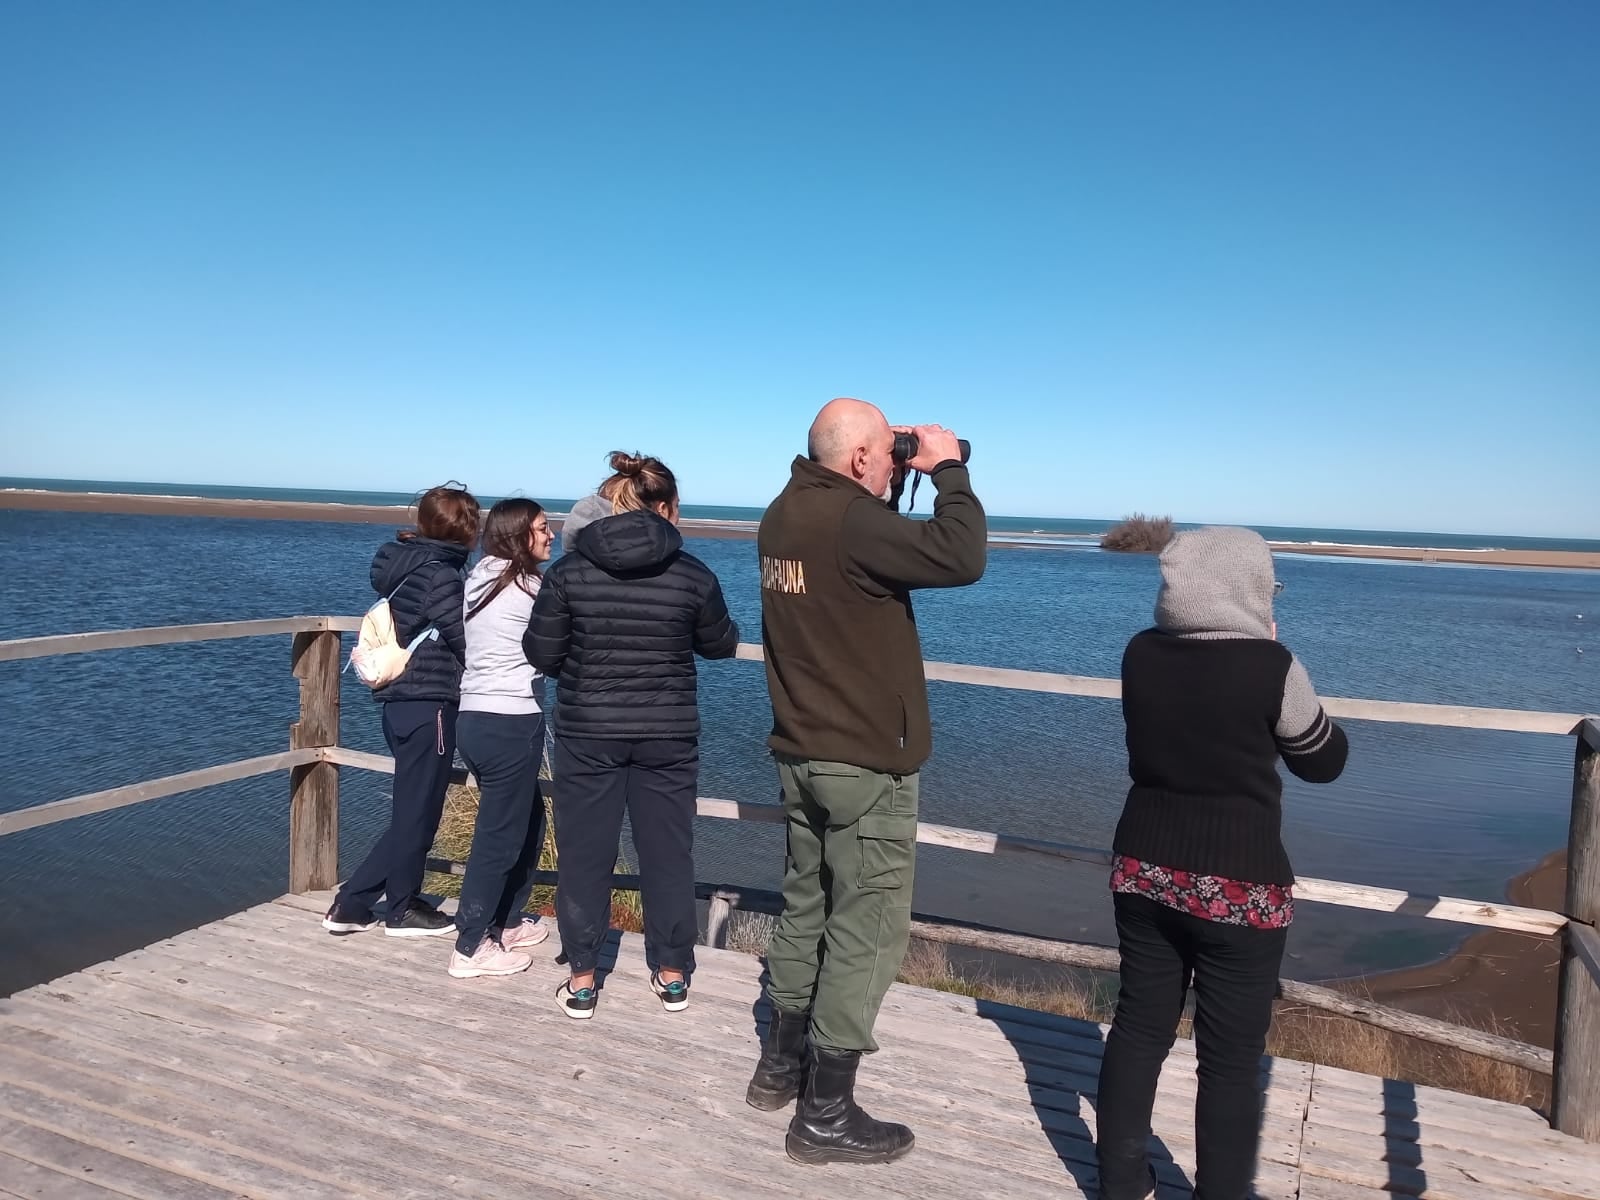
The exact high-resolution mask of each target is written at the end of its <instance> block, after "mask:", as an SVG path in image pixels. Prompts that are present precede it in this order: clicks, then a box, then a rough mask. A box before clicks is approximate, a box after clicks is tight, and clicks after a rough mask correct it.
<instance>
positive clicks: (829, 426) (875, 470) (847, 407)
mask: <svg viewBox="0 0 1600 1200" xmlns="http://www.w3.org/2000/svg"><path fill="white" fill-rule="evenodd" d="M806 446H807V451H808V453H809V454H810V456H811V459H812V461H813V462H816V463H818V464H820V465H821V466H824V467H827V468H828V470H830V471H833V472H836V473H837V474H840V475H843V476H844V477H845V478H846V479H853V480H855V481H856V482H857V483H859V484H860V485H861V486H862V487H864V488H866V489H867V490H868V491H869V492H871V493H872V494H873V495H874V496H885V495H887V494H888V490H889V480H890V477H891V476H892V475H893V473H894V458H893V454H892V450H893V447H894V434H893V433H892V432H891V431H890V429H889V422H888V420H887V419H886V418H885V417H884V415H883V413H882V412H880V411H879V410H878V407H877V406H876V405H874V404H868V403H867V402H866V401H865V400H855V399H852V398H851V397H849V396H841V397H839V398H838V399H837V400H830V401H828V403H826V404H824V405H823V406H822V411H821V412H819V413H818V414H817V419H816V420H814V421H813V422H811V433H810V435H809V436H808V437H807V439H806Z"/></svg>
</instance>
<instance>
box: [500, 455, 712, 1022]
mask: <svg viewBox="0 0 1600 1200" xmlns="http://www.w3.org/2000/svg"><path fill="white" fill-rule="evenodd" d="M611 466H612V469H613V470H615V471H616V472H617V473H616V474H615V475H613V476H612V477H611V478H610V479H609V480H607V481H606V483H605V484H604V485H602V487H601V489H600V494H601V496H603V497H604V498H605V499H607V500H609V501H610V502H611V507H612V509H613V512H614V515H612V516H609V517H603V518H601V519H600V520H597V521H595V522H594V523H593V524H591V525H588V526H586V527H585V528H584V529H583V531H582V532H581V533H579V534H578V536H577V539H576V541H575V543H574V546H573V550H572V552H571V553H570V554H566V555H564V556H563V557H562V558H561V559H560V561H558V562H557V563H556V565H555V566H553V567H551V568H550V570H549V571H547V572H546V573H545V581H544V585H543V587H541V588H540V590H539V598H538V599H537V600H536V601H534V605H533V619H532V621H531V623H530V624H529V626H528V633H527V636H526V637H525V638H523V642H522V645H523V649H524V650H525V651H526V652H527V656H528V661H529V662H531V663H532V664H533V665H534V666H536V667H538V668H539V670H541V671H543V672H544V673H545V674H546V675H547V676H550V677H551V678H555V679H558V681H559V682H558V685H557V691H556V705H557V706H556V712H555V730H556V752H555V760H554V763H553V766H554V773H555V781H554V791H555V795H554V803H555V818H556V821H555V825H556V830H555V832H556V857H557V858H558V860H559V862H560V872H561V885H560V887H558V888H557V889H556V923H557V926H558V927H559V929H560V931H561V949H562V951H563V954H564V955H565V958H566V961H567V964H568V966H569V967H570V969H571V971H572V978H571V979H569V980H567V981H565V982H563V983H562V985H561V988H560V990H559V991H558V992H557V993H556V1001H557V1003H558V1004H560V1005H561V1009H562V1011H563V1012H565V1013H566V1014H567V1015H568V1016H569V1017H574V1018H577V1019H579V1020H582V1019H584V1018H586V1017H590V1016H592V1015H593V1014H594V1008H595V989H594V973H595V966H596V963H597V961H598V958H599V953H600V946H601V943H602V942H603V941H604V940H605V936H606V931H607V930H608V929H609V928H610V924H611V921H610V917H611V871H612V868H613V867H615V866H616V862H617V839H618V838H619V836H620V835H621V833H622V814H623V812H624V810H626V812H627V814H628V821H629V824H630V825H631V826H632V828H633V844H634V849H635V851H636V852H637V853H638V855H639V874H640V876H641V877H642V878H641V884H642V889H643V892H642V899H643V901H644V945H645V961H646V963H647V965H648V966H649V968H650V986H651V987H652V988H653V989H654V991H655V993H656V994H657V995H658V996H660V997H661V1003H662V1005H663V1007H665V1008H666V1010H667V1011H668V1012H678V1011H680V1010H682V1009H683V1008H686V1007H687V1006H688V1003H689V978H688V977H689V972H690V971H692V970H693V969H694V944H695V935H696V921H695V909H694V814H695V796H696V792H697V791H698V784H699V779H700V746H699V737H700V714H699V706H698V703H697V697H696V685H695V679H696V671H695V662H694V659H695V655H696V654H698V655H700V656H702V657H704V658H730V657H732V655H733V652H734V650H736V649H737V648H738V644H739V630H738V627H737V626H736V625H734V623H733V621H732V620H731V619H730V618H729V617H728V608H727V605H726V604H725V603H724V602H723V598H722V587H721V585H719V584H718V582H717V577H716V576H715V575H714V574H712V572H711V569H710V568H709V567H707V566H706V565H705V564H704V563H703V562H701V561H700V560H699V559H698V558H695V557H694V556H693V555H692V554H686V553H685V552H684V550H683V538H682V537H681V536H680V535H679V533H678V530H677V522H678V484H677V480H676V479H674V478H673V475H672V472H671V471H669V470H667V468H666V466H665V465H664V464H663V463H662V462H661V461H660V460H659V459H654V458H640V457H638V456H636V455H628V454H623V453H621V452H620V451H619V452H618V453H616V454H613V455H612V456H611Z"/></svg>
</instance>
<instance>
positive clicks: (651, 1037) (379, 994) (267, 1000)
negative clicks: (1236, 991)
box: [0, 895, 1600, 1200]
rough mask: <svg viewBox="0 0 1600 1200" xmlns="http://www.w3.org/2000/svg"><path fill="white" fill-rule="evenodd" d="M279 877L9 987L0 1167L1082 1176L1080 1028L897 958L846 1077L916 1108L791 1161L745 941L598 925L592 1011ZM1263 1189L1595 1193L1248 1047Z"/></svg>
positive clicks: (528, 1191)
mask: <svg viewBox="0 0 1600 1200" xmlns="http://www.w3.org/2000/svg"><path fill="white" fill-rule="evenodd" d="M326 904H327V896H326V895H309V896H286V897H283V898H281V899H279V900H278V901H276V902H273V903H270V904H264V905H261V906H259V907H257V908H253V909H249V910H247V911H245V912H242V913H238V914H236V915H234V916H231V917H228V918H225V919H223V920H221V921H217V922H215V923H212V924H209V925H204V926H201V927H200V928H198V929H193V930H190V931H189V932H187V933H184V934H182V935H180V936H178V937H175V938H172V939H169V940H167V941H163V942H160V943H157V944H155V945H152V946H149V947H146V948H144V949H141V950H138V951H135V952H133V953H131V954H128V955H125V956H123V957H121V958H118V959H114V960H112V961H110V962H105V963H101V964H99V965H97V966H94V967H91V968H89V969H87V970H85V971H81V972H79V973H77V974H73V975H68V976H65V977H63V978H61V979H58V980H55V981H53V982H51V983H48V984H44V985H41V986H39V987H36V988H33V989H31V990H29V991H27V992H23V993H21V994H19V995H17V996H15V997H13V998H12V999H11V1000H7V1001H0V1197H7V1198H9V1197H13V1196H27V1197H41V1198H42V1197H73V1198H77V1197H84V1198H86V1200H91V1198H94V1197H110V1196H124V1197H141V1198H146V1200H212V1198H215V1197H222V1196H240V1195H243V1196H253V1197H286V1198H288V1197H293V1198H296V1200H299V1198H302V1197H349V1196H364V1197H375V1198H384V1200H387V1198H389V1197H426V1198H427V1200H437V1198H438V1197H440V1196H442V1195H446V1194H460V1195H466V1196H471V1197H474V1198H479V1197H482V1198H489V1197H502V1196H503V1197H515V1198H517V1200H525V1198H527V1197H530V1196H537V1197H545V1196H578V1195H583V1196H607V1197H611V1196H615V1197H634V1196H639V1195H649V1196H652V1197H686V1198H687V1197H696V1198H698V1197H726V1198H728V1200H746V1198H748V1197H762V1196H773V1197H813V1196H817V1195H822V1194H826V1193H832V1192H837V1191H847V1192H848V1194H849V1195H850V1196H851V1198H852V1200H871V1198H873V1197H880V1196H881V1197H908V1198H914V1200H944V1198H947V1197H948V1198H952V1200H953V1198H958V1197H959V1198H963V1200H965V1198H966V1197H979V1196H994V1197H1008V1198H1010V1197H1017V1198H1022V1197H1041V1198H1042V1197H1051V1198H1052V1200H1054V1198H1059V1197H1062V1196H1073V1195H1084V1196H1092V1195H1093V1194H1094V1181H1095V1171H1094V1150H1093V1136H1094V1122H1095V1117H1094V1089H1095V1078H1096V1073H1097V1072H1098V1069H1099V1055H1100V1048H1101V1037H1102V1031H1101V1029H1100V1028H1099V1027H1097V1026H1095V1025H1092V1024H1087V1023H1084V1022H1080V1021H1071V1020H1067V1019H1064V1018H1058V1017H1052V1016H1047V1015H1044V1014H1040V1013H1035V1012H1029V1011H1026V1010H1022V1009H1014V1008H1007V1007H1005V1006H1002V1005H995V1004H990V1003H986V1002H979V1001H972V1000H969V999H966V998H964V997H959V996H951V995H946V994H943V993H938V992H931V991H925V990H922V989H918V988H910V987H904V986H899V985H897V986H896V987H895V988H894V989H893V990H892V991H891V992H890V995H889V998H888V1000H887V1001H886V1003H885V1005H884V1009H883V1015H882V1018H881V1019H880V1021H879V1025H878V1031H879V1040H880V1041H881V1042H882V1044H883V1048H884V1049H883V1053H881V1054H879V1055H876V1056H874V1057H873V1058H871V1059H870V1060H869V1061H868V1062H867V1063H866V1064H865V1065H864V1066H863V1069H862V1080H861V1087H860V1099H861V1100H862V1102H863V1103H864V1104H865V1106H866V1107H867V1108H868V1109H869V1111H872V1112H874V1113H875V1114H877V1115H880V1116H883V1117H886V1118H890V1119H895V1120H903V1121H906V1122H907V1123H908V1124H910V1125H911V1126H912V1128H913V1129H914V1130H915V1131H916V1134H917V1148H916V1150H915V1151H914V1153H913V1154H912V1155H911V1156H910V1157H909V1158H907V1159H905V1160H903V1161H902V1162H900V1163H897V1164H895V1165H893V1166H890V1167H884V1168H847V1167H829V1168H810V1167H801V1166H798V1165H796V1164H793V1163H791V1162H790V1161H789V1160H788V1159H787V1158H786V1157H785V1156H784V1152H783V1131H784V1127H785V1124H786V1122H787V1121H788V1113H787V1112H784V1113H760V1112H756V1111H755V1110H753V1109H750V1108H748V1107H747V1106H746V1105H745V1103H744V1086H745V1082H746V1080H747V1079H748V1077H749V1072H750V1069H751V1067H752V1065H753V1063H754V1061H755V1055H756V1048H757V1038H758V1031H759V1023H760V1022H761V1021H764V1020H765V1017H766V1012H765V1008H764V1004H763V1003H762V1002H761V1000H760V987H759V979H760V975H761V964H760V962H759V961H758V960H757V959H754V958H751V957H748V956H745V955H742V954H738V953H734V952H731V951H718V950H706V949H702V950H701V951H700V952H699V954H700V967H699V970H697V972H696V974H695V977H694V991H693V996H694V1001H693V1004H692V1006H691V1007H690V1009H689V1011H688V1012H686V1013H684V1014H681V1015H669V1014H666V1013H664V1012H662V1011H661V1008H660V1006H659V1004H658V1002H657V1001H656V999H655V998H654V997H653V996H652V995H651V994H650V991H649V988H648V986H647V975H646V972H645V968H644V963H643V953H642V947H641V944H640V942H639V940H638V939H637V938H635V937H633V936H631V935H630V936H625V937H622V938H621V939H620V940H619V941H618V942H616V944H615V961H614V967H613V970H612V972H611V974H610V975H609V977H608V978H607V979H606V981H605V986H604V988H603V991H602V994H601V1002H600V1009H599V1011H598V1013H597V1015H596V1018H595V1020H593V1021H591V1022H575V1021H570V1020H568V1019H567V1018H566V1017H564V1016H563V1015H562V1014H561V1013H560V1012H559V1011H558V1010H557V1009H556V1006H555V1003H554V991H555V988H556V986H557V984H558V983H559V981H560V979H561V978H562V976H563V971H562V970H561V968H559V967H557V966H556V965H555V964H554V962H553V959H554V956H555V949H554V945H553V939H552V942H547V943H545V945H543V946H540V947H538V948H537V949H536V950H535V952H534V953H535V962H534V966H533V969H532V970H531V971H529V972H527V973H525V974H523V975H519V976H514V977H512V978H509V979H481V980H470V981H457V980H452V979H450V978H449V977H448V976H447V975H446V974H445V970H444V967H445V961H446V959H447V958H448V955H449V948H450V943H449V939H416V940H400V939H395V938H385V937H382V936H380V935H378V934H376V933H369V934H358V935H354V936H351V937H346V938H332V937H329V936H327V935H326V934H324V933H323V932H322V931H321V929H320V928H319V926H318V924H317V917H318V916H320V914H321V912H322V910H323V909H324V908H325V907H326ZM1264 1070H1265V1072H1266V1074H1265V1080H1266V1088H1267V1109H1266V1114H1265V1117H1264V1120H1263V1138H1262V1157H1261V1166H1260V1171H1259V1174H1258V1179H1257V1189H1258V1191H1259V1194H1260V1195H1261V1196H1262V1197H1263V1198H1264V1200H1291V1198H1300V1200H1346V1198H1349V1200H1355V1198H1357V1197H1368V1198H1375V1197H1380V1196H1384V1195H1393V1194H1396V1193H1399V1194H1406V1195H1426V1196H1438V1197H1455V1198H1459V1200H1490V1198H1493V1200H1506V1198H1511V1200H1516V1198H1517V1197H1542V1198H1545V1200H1559V1198H1563V1197H1582V1198H1584V1200H1600V1147H1592V1146H1586V1145H1585V1144H1583V1143H1582V1142H1579V1141H1577V1140H1576V1139H1572V1138H1567V1137H1564V1136H1562V1135H1560V1134H1556V1133H1553V1132H1551V1131H1550V1129H1549V1127H1548V1126H1547V1125H1546V1124H1545V1122H1544V1121H1543V1120H1542V1119H1541V1118H1540V1117H1539V1116H1538V1115H1537V1114H1535V1113H1533V1112H1531V1111H1529V1110H1526V1109H1520V1108H1516V1107H1514V1106H1510V1105H1504V1104H1497V1103H1494V1102H1492V1101H1486V1100H1479V1099H1474V1098H1470V1097H1465V1096H1458V1095H1454V1094H1452V1093H1448V1092H1440V1091H1434V1090H1431V1089H1427V1088H1414V1087H1412V1086H1410V1085H1407V1084H1396V1083H1393V1082H1385V1081H1383V1080H1379V1079H1374V1078H1370V1077H1366V1076H1361V1075H1355V1074H1352V1073H1350V1072H1346V1071H1338V1070H1333V1069H1330V1068H1325V1067H1312V1066H1310V1065H1307V1064H1303V1063H1296V1062H1290V1061H1287V1060H1275V1061H1272V1062H1269V1063H1267V1064H1264ZM1194 1094H1195V1074H1194V1059H1193V1049H1192V1046H1191V1045H1190V1044H1189V1043H1187V1042H1179V1043H1178V1046H1177V1048H1176V1049H1175V1050H1174V1052H1173V1056H1172V1058H1171V1060H1170V1061H1169V1063H1168V1067H1167V1070H1166V1073H1165V1074H1164V1075H1163V1077H1162V1089H1161V1094H1160V1096H1159V1098H1158V1101H1157V1105H1156V1131H1157V1135H1158V1138H1157V1145H1156V1146H1155V1147H1154V1152H1155V1155H1156V1163H1157V1170H1158V1173H1159V1175H1160V1177H1161V1184H1162V1188H1161V1194H1162V1197H1163V1200H1169V1198H1175V1197H1180V1196H1183V1195H1186V1194H1187V1193H1188V1192H1189V1183H1190V1181H1191V1180H1192V1178H1193V1167H1194V1146H1193V1134H1192V1129H1191V1122H1192V1109H1193V1103H1194Z"/></svg>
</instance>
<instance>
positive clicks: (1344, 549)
mask: <svg viewBox="0 0 1600 1200" xmlns="http://www.w3.org/2000/svg"><path fill="white" fill-rule="evenodd" d="M7 508H11V509H31V510H34V511H50V512H94V513H134V514H140V515H146V516H171V517H232V518H253V519H257V520H268V521H335V522H347V523H350V524H361V525H394V526H396V527H397V528H398V527H401V526H403V525H405V524H406V522H407V520H408V515H409V511H410V510H409V509H407V508H405V507H402V506H400V505H379V504H331V503H303V502H300V501H294V500H234V499H215V498H211V497H206V496H142V495H135V494H131V493H121V492H52V491H44V490H30V489H22V488H0V509H7ZM551 515H552V517H553V518H554V520H553V521H552V524H554V525H556V526H557V527H558V528H559V527H560V524H561V521H560V517H561V516H563V515H565V514H557V513H552V514H551ZM683 529H684V531H685V532H687V533H691V534H692V535H693V536H695V537H712V538H753V537H754V536H755V533H756V523H755V522H754V521H712V520H704V519H700V518H691V517H685V518H684V520H683ZM1094 540H1095V538H1094V535H1085V534H1065V535H1060V536H1055V535H1041V534H1015V535H1007V534H1005V533H996V534H994V535H992V536H991V538H990V541H991V542H992V543H993V544H994V545H996V546H1005V547H1017V548H1027V549H1048V548H1049V547H1051V546H1053V545H1061V546H1067V545H1078V546H1083V545H1085V544H1090V545H1092V544H1093V542H1094ZM1271 545H1272V548H1273V549H1274V550H1276V551H1278V552H1280V553H1284V554H1313V555H1327V556H1332V557H1339V558H1376V559H1386V560H1392V561H1395V562H1424V563H1458V564H1473V563H1475V564H1478V565H1481V566H1496V567H1577V568H1582V569H1585V570H1600V553H1585V552H1581V551H1565V550H1452V549H1433V548H1425V547H1420V546H1362V545H1343V544H1335V543H1330V542H1273V543H1271Z"/></svg>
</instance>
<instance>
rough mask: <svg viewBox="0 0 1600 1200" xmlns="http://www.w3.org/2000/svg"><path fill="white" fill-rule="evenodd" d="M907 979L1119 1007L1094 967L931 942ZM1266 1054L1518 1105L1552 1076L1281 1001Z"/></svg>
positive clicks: (1069, 1007)
mask: <svg viewBox="0 0 1600 1200" xmlns="http://www.w3.org/2000/svg"><path fill="white" fill-rule="evenodd" d="M900 981H901V982H902V983H909V984H912V985H914V986H916V987H926V988H933V989H935V990H937V991H942V992H955V993H958V994H960V995H963V996H972V997H975V998H977V999H982V1000H990V1001H993V1002H995V1003H997V1004H1011V1005H1015V1006H1017V1007H1019V1008H1031V1009H1035V1010H1037V1011H1039V1012H1049V1013H1055V1014H1057V1015H1058V1016H1063V1017H1073V1018H1076V1019H1078V1020H1084V1021H1096V1022H1101V1023H1105V1022H1109V1021H1110V1020H1111V1017H1112V1014H1113V1012H1114V1008H1115V999H1114V992H1113V991H1112V990H1111V988H1110V986H1109V980H1104V981H1102V980H1101V979H1100V978H1098V977H1097V976H1096V975H1095V973H1094V972H1089V971H1085V972H1080V973H1075V974H1074V975H1073V976H1069V977H1066V978H1064V979H1063V980H1062V981H1061V982H1059V983H1057V982H1049V983H1046V982H1037V983H1028V982H1016V981H1011V980H1004V979H998V978H995V977H993V976H991V975H987V974H983V973H979V974H976V975H974V974H973V973H971V972H963V971H960V970H957V969H956V968H954V967H953V966H952V965H951V962H950V958H949V955H948V954H947V953H946V952H945V949H944V947H943V946H939V945H936V944H933V943H928V942H914V943H912V946H911V948H910V950H908V951H907V953H906V957H905V962H904V963H903V964H902V966H901V968H900ZM1487 1032H1491V1033H1502V1034H1504V1033H1507V1032H1508V1031H1506V1030H1501V1029H1490V1030H1487ZM1178 1033H1179V1036H1180V1037H1185V1038H1187V1037H1192V1036H1193V1030H1192V1027H1191V1025H1190V1022H1189V1019H1188V1018H1187V1017H1185V1018H1184V1020H1183V1023H1182V1024H1181V1025H1180V1026H1179V1030H1178ZM1267 1053H1268V1054H1271V1055H1273V1056H1275V1057H1278V1058H1288V1059H1295V1060H1297V1061H1300V1062H1312V1063H1319V1064H1321V1065H1323V1066H1330V1067H1342V1068H1343V1069H1345V1070H1347V1071H1359V1072H1361V1073H1362V1074H1364V1075H1375V1076H1378V1077H1380V1078H1383V1079H1398V1080H1404V1081H1407V1082H1410V1083H1416V1084H1421V1085H1424V1086H1427V1087H1439V1088H1447V1089H1449V1090H1451V1091H1456V1092H1465V1093H1467V1094H1469V1095H1473V1096H1484V1097H1487V1098H1489V1099H1491V1100H1503V1101H1506V1102H1508V1103H1512V1104H1527V1105H1532V1106H1534V1107H1540V1106H1542V1105H1544V1104H1546V1103H1548V1101H1549V1091H1550V1079H1549V1077H1548V1076H1546V1075H1537V1074H1534V1073H1533V1072H1531V1071H1525V1070H1522V1069H1521V1068H1518V1067H1508V1066H1505V1065H1504V1064H1502V1063H1497V1062H1493V1061H1491V1060H1489V1059H1486V1058H1480V1057H1478V1056H1477V1055H1475V1054H1464V1053H1462V1052H1460V1051H1457V1050H1450V1049H1446V1048H1445V1047H1443V1046H1435V1045H1432V1044H1430V1043H1427V1042H1420V1041H1417V1040H1416V1039H1415V1038H1408V1037H1404V1036H1402V1035H1399V1034H1393V1033H1390V1032H1388V1031H1387V1030H1383V1029H1376V1028H1374V1027H1373V1026H1371V1025H1367V1024H1365V1023H1363V1022H1361V1021H1353V1020H1350V1019H1349V1018H1346V1017H1337V1016H1333V1015H1331V1014H1328V1013H1323V1012H1319V1011H1316V1010H1314V1009H1309V1008H1306V1007H1304V1006H1303V1005H1298V1004H1287V1003H1283V1002H1281V1001H1280V1002H1279V1003H1278V1005H1277V1006H1276V1011H1275V1013H1274V1016H1273V1022H1272V1032H1271V1034H1270V1035H1269V1036H1268V1039H1267Z"/></svg>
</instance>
